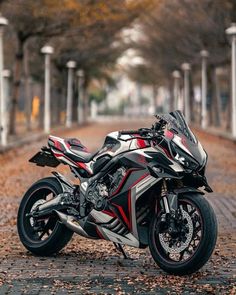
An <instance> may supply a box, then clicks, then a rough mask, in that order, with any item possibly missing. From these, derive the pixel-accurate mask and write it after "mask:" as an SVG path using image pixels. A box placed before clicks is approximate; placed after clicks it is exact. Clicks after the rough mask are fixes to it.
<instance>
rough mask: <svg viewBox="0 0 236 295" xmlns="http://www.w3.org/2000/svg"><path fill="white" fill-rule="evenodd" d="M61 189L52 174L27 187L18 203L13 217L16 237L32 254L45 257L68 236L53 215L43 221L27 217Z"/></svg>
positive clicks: (59, 248)
mask: <svg viewBox="0 0 236 295" xmlns="http://www.w3.org/2000/svg"><path fill="white" fill-rule="evenodd" d="M62 192H63V191H62V188H61V186H60V184H59V182H58V180H57V179H56V178H55V177H47V178H43V179H41V180H39V181H37V182H36V183H34V184H33V185H32V186H31V187H30V188H29V189H28V190H27V192H26V193H25V195H24V197H23V199H22V201H21V203H20V207H19V210H18V216H17V229H18V234H19V238H20V240H21V242H22V244H23V245H24V246H25V248H26V249H27V250H29V251H30V252H32V253H34V254H36V255H40V256H49V255H52V254H54V253H57V252H59V251H60V250H61V249H62V248H64V247H65V246H66V244H67V243H68V242H69V241H70V240H71V238H72V235H73V232H72V231H70V230H69V229H68V228H66V227H65V226H64V225H63V224H61V223H60V222H59V221H58V218H57V216H55V215H51V216H50V217H49V218H47V219H43V220H34V219H33V217H30V218H29V217H27V214H28V213H30V211H32V210H33V209H34V208H35V207H36V206H37V205H39V204H40V203H43V202H45V201H47V200H48V198H49V199H50V198H54V197H55V196H56V195H58V194H60V193H62Z"/></svg>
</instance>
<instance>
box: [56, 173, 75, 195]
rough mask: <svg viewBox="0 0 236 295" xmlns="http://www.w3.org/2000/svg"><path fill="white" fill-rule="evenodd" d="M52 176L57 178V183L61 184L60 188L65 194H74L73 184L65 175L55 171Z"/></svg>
mask: <svg viewBox="0 0 236 295" xmlns="http://www.w3.org/2000/svg"><path fill="white" fill-rule="evenodd" d="M52 174H53V175H54V176H55V177H56V179H57V181H58V182H59V183H60V186H61V188H62V190H63V192H72V191H73V190H74V186H73V184H72V183H70V182H69V180H67V179H66V178H65V176H64V175H62V174H61V173H58V172H56V171H53V172H52Z"/></svg>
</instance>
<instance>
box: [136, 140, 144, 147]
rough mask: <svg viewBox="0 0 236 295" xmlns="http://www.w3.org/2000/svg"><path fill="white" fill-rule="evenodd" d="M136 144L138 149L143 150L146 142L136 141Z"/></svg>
mask: <svg viewBox="0 0 236 295" xmlns="http://www.w3.org/2000/svg"><path fill="white" fill-rule="evenodd" d="M137 144H138V147H139V148H140V149H143V148H145V147H146V142H145V140H144V139H137Z"/></svg>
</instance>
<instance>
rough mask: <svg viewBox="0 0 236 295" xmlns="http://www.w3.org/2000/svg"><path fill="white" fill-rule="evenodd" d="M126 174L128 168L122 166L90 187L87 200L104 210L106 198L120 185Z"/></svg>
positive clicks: (98, 208)
mask: <svg viewBox="0 0 236 295" xmlns="http://www.w3.org/2000/svg"><path fill="white" fill-rule="evenodd" d="M125 174H126V168H125V167H120V168H118V169H116V170H115V171H114V173H112V174H108V175H107V176H105V177H104V178H103V179H101V180H100V181H99V182H97V183H96V184H94V185H93V186H91V187H90V188H89V191H88V194H87V200H88V201H90V202H91V203H93V204H94V207H95V208H96V209H97V210H103V208H104V206H105V204H106V198H107V197H108V196H110V195H112V194H113V193H114V192H115V190H116V189H117V188H118V186H119V185H120V183H121V181H122V179H123V177H124V176H125Z"/></svg>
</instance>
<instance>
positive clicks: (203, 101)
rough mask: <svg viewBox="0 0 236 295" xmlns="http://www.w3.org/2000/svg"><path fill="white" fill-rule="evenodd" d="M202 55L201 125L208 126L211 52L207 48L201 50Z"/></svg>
mask: <svg viewBox="0 0 236 295" xmlns="http://www.w3.org/2000/svg"><path fill="white" fill-rule="evenodd" d="M200 55H201V57H202V73H201V76H202V78H201V127H202V128H203V129H205V128H206V127H207V58H208V56H209V53H208V51H207V50H202V51H201V52H200Z"/></svg>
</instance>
